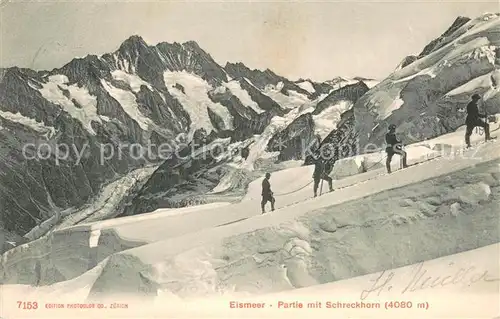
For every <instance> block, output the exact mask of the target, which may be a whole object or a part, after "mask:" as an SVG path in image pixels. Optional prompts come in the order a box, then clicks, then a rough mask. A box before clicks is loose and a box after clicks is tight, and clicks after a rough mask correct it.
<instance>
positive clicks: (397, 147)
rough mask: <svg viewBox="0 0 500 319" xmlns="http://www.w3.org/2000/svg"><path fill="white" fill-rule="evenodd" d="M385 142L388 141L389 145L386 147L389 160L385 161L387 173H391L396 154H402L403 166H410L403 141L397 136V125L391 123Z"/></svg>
mask: <svg viewBox="0 0 500 319" xmlns="http://www.w3.org/2000/svg"><path fill="white" fill-rule="evenodd" d="M385 142H386V143H387V147H386V148H385V152H386V153H387V160H386V162H385V166H386V168H387V173H389V174H390V173H391V161H392V157H393V156H394V154H398V155H400V156H401V160H402V162H403V163H402V166H403V168H406V167H408V164H406V152H405V151H404V150H403V142H402V141H401V140H399V139H398V138H397V136H396V125H394V124H391V125H389V131H388V132H387V134H385Z"/></svg>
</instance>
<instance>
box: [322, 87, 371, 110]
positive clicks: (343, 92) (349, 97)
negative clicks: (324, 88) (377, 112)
mask: <svg viewBox="0 0 500 319" xmlns="http://www.w3.org/2000/svg"><path fill="white" fill-rule="evenodd" d="M369 90H370V89H369V88H368V86H367V85H366V84H365V83H364V82H363V81H360V82H357V83H354V84H350V85H346V86H344V87H342V88H340V89H338V90H335V91H333V92H331V93H330V94H329V95H328V96H327V97H325V98H324V99H323V100H321V101H320V102H319V103H318V104H317V105H316V108H315V110H314V111H313V115H317V114H320V113H321V112H323V111H324V110H325V109H326V108H328V107H329V106H331V105H334V104H336V103H338V102H340V101H342V100H345V101H352V102H356V101H357V100H358V99H359V98H360V97H361V96H363V94H365V93H366V92H368V91H369Z"/></svg>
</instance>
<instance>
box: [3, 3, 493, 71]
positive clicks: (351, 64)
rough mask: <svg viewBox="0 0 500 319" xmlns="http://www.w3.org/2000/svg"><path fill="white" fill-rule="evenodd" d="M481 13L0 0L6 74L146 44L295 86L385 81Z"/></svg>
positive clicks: (483, 6) (425, 6)
mask: <svg viewBox="0 0 500 319" xmlns="http://www.w3.org/2000/svg"><path fill="white" fill-rule="evenodd" d="M485 12H500V6H499V1H498V0H490V1H489V2H478V1H476V2H465V1H439V0H436V1H429V0H428V1H412V0H392V1H368V0H365V1H352V0H351V1H348V0H344V1H314V2H312V1H310V2H305V1H300V2H299V1H286V2H285V1H277V0H276V1H258V2H249V1H245V2H242V1H211V2H208V1H203V2H202V1H196V2H181V1H149V2H146V1H140V2H139V1H137V2H133V1H130V0H128V1H112V2H111V1H92V2H91V1H87V2H81V1H74V0H66V1H59V2H55V1H51V2H48V1H30V2H28V1H22V2H21V1H18V0H10V1H9V0H0V66H1V67H10V66H19V67H27V68H32V69H36V70H51V69H53V68H56V67H61V66H62V65H64V64H66V63H67V62H69V61H71V60H72V59H73V58H75V57H83V56H86V55H87V54H96V55H100V54H103V53H106V52H112V51H114V50H116V49H117V48H118V47H119V46H120V44H121V43H122V42H123V41H124V40H125V39H127V38H128V37H130V36H131V35H140V36H141V37H142V38H143V39H144V40H145V41H146V42H147V43H149V44H151V45H155V44H157V43H159V42H170V43H172V42H180V43H182V42H186V41H190V40H194V41H196V42H197V43H198V44H199V45H200V46H201V47H202V48H203V49H204V50H205V51H206V52H208V53H209V54H210V55H211V56H212V57H213V58H214V59H215V61H217V62H218V63H219V64H221V65H224V64H225V63H226V62H228V61H229V62H243V63H244V64H245V65H247V66H248V67H250V68H252V69H261V70H264V69H266V68H269V69H271V70H273V71H274V72H276V73H278V74H280V75H282V76H285V77H287V78H289V79H294V80H296V79H298V78H310V79H313V80H316V81H324V80H328V79H332V78H334V77H336V76H345V77H354V76H362V77H368V78H375V79H383V78H384V77H386V76H387V75H388V74H389V73H390V72H392V70H394V68H395V67H396V66H397V65H398V64H399V62H400V61H401V60H402V59H403V58H404V57H405V56H407V55H410V54H418V53H420V52H421V51H422V49H423V47H424V46H425V45H426V44H428V43H429V42H430V41H432V40H433V39H435V38H436V37H438V36H439V35H440V34H442V33H443V32H444V31H445V30H446V29H447V28H448V27H449V26H450V25H451V24H452V23H453V21H454V20H455V19H456V17H457V16H467V17H471V18H474V17H477V16H479V15H481V14H483V13H485Z"/></svg>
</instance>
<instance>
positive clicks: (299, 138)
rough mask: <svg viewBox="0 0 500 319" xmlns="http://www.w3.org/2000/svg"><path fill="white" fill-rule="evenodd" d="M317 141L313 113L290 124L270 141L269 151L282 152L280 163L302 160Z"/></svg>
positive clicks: (279, 157)
mask: <svg viewBox="0 0 500 319" xmlns="http://www.w3.org/2000/svg"><path fill="white" fill-rule="evenodd" d="M315 140H316V136H315V134H314V121H313V119H312V116H311V113H306V114H303V115H301V116H299V117H298V118H297V119H295V120H294V121H293V122H292V123H290V125H288V126H287V127H286V129H285V130H283V131H281V132H279V133H278V134H276V135H274V136H273V137H272V138H271V140H270V141H269V144H268V147H267V151H269V152H280V154H279V156H278V160H280V161H288V160H292V159H293V160H300V159H303V158H304V154H305V153H306V151H307V149H308V148H309V146H310V145H311V143H313V142H314V141H315Z"/></svg>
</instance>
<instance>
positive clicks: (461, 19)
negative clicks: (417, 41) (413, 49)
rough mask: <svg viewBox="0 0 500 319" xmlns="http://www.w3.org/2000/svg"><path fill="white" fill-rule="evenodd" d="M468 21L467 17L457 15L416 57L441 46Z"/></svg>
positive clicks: (421, 56)
mask: <svg viewBox="0 0 500 319" xmlns="http://www.w3.org/2000/svg"><path fill="white" fill-rule="evenodd" d="M469 21H471V19H470V18H468V17H462V16H459V17H457V18H456V19H455V21H454V22H453V23H452V25H451V26H450V27H449V28H448V29H447V30H446V31H445V32H444V33H443V34H442V35H441V36H440V37H439V38H437V39H435V40H433V41H432V42H431V43H429V44H428V45H426V46H425V47H424V49H423V50H422V52H421V53H420V54H419V55H418V58H419V59H420V58H423V57H424V56H426V55H428V54H429V53H431V52H433V51H436V50H437V49H439V48H441V47H442V46H443V45H445V44H446V43H447V42H448V41H446V40H447V38H448V37H449V36H450V35H452V34H453V33H455V32H456V31H457V30H458V29H460V28H461V27H462V26H463V25H465V24H466V23H467V22H469Z"/></svg>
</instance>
